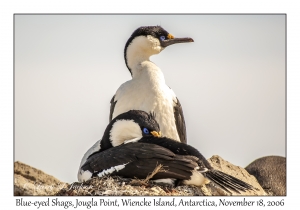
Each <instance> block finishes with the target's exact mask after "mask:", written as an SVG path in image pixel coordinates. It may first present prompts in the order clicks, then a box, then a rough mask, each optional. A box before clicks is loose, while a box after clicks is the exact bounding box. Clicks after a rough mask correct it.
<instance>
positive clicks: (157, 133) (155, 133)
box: [151, 131, 161, 137]
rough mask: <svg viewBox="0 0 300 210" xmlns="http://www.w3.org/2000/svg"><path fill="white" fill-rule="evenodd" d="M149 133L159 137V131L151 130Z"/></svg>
mask: <svg viewBox="0 0 300 210" xmlns="http://www.w3.org/2000/svg"><path fill="white" fill-rule="evenodd" d="M151 134H152V135H153V136H155V137H161V132H160V131H159V132H156V131H152V132H151Z"/></svg>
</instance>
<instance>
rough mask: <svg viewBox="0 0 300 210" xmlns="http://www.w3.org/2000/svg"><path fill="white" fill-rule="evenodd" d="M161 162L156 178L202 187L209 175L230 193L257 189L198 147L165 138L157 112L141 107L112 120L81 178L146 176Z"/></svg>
mask: <svg viewBox="0 0 300 210" xmlns="http://www.w3.org/2000/svg"><path fill="white" fill-rule="evenodd" d="M159 164H161V165H163V167H164V168H163V169H164V170H163V171H159V172H158V173H156V174H155V175H154V177H153V178H152V179H154V180H155V179H166V180H168V181H169V180H170V179H172V180H173V181H175V180H177V181H182V183H183V184H186V185H196V186H201V185H203V184H204V182H205V178H207V179H209V180H211V181H212V182H214V183H215V184H217V185H219V186H220V187H221V188H222V189H223V190H225V191H227V192H230V190H231V191H235V192H239V191H246V190H250V189H253V187H252V186H251V185H249V184H247V183H245V182H243V181H241V180H239V179H237V178H235V177H233V176H230V175H228V174H225V173H223V172H221V171H218V170H216V169H213V168H212V166H211V165H210V164H209V162H208V161H207V160H206V159H205V157H203V156H202V154H201V153H200V152H199V151H198V150H197V149H195V148H194V147H192V146H190V145H187V144H184V143H181V142H178V141H174V140H173V139H170V138H167V137H162V136H161V132H160V127H159V124H158V123H157V122H156V120H155V114H153V113H151V114H148V113H146V112H144V111H140V110H131V111H128V112H126V113H123V114H120V115H119V116H117V117H116V118H114V119H113V120H112V121H111V122H110V123H109V125H108V126H107V128H106V130H105V132H104V135H103V138H102V141H101V149H100V151H97V152H95V153H92V154H90V155H89V156H88V157H87V160H86V162H85V163H84V164H83V165H82V166H81V168H80V173H79V175H80V176H79V177H78V178H79V181H86V180H88V179H90V178H92V177H94V176H98V177H102V176H105V175H118V176H123V177H129V178H134V177H137V178H141V179H145V178H146V177H147V175H148V174H150V173H151V172H152V171H153V170H154V169H155V167H156V166H157V165H159ZM168 183H169V182H168Z"/></svg>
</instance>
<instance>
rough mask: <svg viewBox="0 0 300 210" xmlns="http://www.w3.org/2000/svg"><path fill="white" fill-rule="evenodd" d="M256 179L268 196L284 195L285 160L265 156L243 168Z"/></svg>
mask: <svg viewBox="0 0 300 210" xmlns="http://www.w3.org/2000/svg"><path fill="white" fill-rule="evenodd" d="M245 169H246V170H247V171H248V172H249V174H252V175H253V176H255V177H256V179H257V181H258V183H260V185H261V186H262V188H263V189H264V190H265V191H266V192H267V193H268V195H278V196H285V195H286V158H285V157H281V156H266V157H262V158H259V159H257V160H255V161H253V162H252V163H250V164H249V165H248V166H247V167H246V168H245Z"/></svg>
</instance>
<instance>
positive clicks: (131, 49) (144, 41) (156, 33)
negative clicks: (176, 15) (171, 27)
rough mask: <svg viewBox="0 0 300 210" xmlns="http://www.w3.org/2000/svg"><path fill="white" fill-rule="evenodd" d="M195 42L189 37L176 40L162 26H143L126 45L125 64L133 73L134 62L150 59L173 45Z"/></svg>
mask: <svg viewBox="0 0 300 210" xmlns="http://www.w3.org/2000/svg"><path fill="white" fill-rule="evenodd" d="M193 41H194V40H193V39H192V38H189V37H186V38H175V37H174V36H173V35H172V34H170V33H169V32H167V31H166V30H165V29H163V28H162V27H161V26H142V27H139V28H138V29H136V30H135V31H134V32H133V33H132V35H131V36H130V38H129V39H128V41H127V43H126V45H125V49H124V57H125V63H126V65H127V68H128V69H129V71H130V72H131V73H132V71H131V68H132V62H133V61H134V60H135V59H148V58H149V57H150V56H151V55H155V54H158V53H160V52H161V51H162V50H163V49H164V48H166V47H168V46H170V45H172V44H177V43H185V42H193Z"/></svg>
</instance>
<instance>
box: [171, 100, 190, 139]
mask: <svg viewBox="0 0 300 210" xmlns="http://www.w3.org/2000/svg"><path fill="white" fill-rule="evenodd" d="M176 100H177V102H175V101H174V117H175V124H176V128H177V132H178V136H179V139H180V141H181V142H182V143H185V144H186V143H187V139H186V128H185V121H184V117H183V111H182V107H181V104H180V102H179V100H178V98H176Z"/></svg>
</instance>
